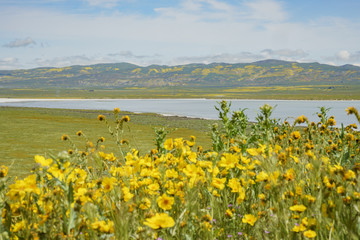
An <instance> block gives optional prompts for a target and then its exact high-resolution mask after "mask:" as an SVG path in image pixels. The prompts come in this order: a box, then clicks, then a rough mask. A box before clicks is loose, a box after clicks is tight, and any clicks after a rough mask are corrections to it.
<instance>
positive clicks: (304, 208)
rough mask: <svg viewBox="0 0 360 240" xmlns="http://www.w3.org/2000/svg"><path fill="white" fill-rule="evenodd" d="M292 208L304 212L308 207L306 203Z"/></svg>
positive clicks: (291, 208) (294, 210)
mask: <svg viewBox="0 0 360 240" xmlns="http://www.w3.org/2000/svg"><path fill="white" fill-rule="evenodd" d="M290 210H291V211H293V212H304V211H305V210H306V207H305V206H304V205H302V204H301V205H294V206H291V207H290Z"/></svg>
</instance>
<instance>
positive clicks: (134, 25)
mask: <svg viewBox="0 0 360 240" xmlns="http://www.w3.org/2000/svg"><path fill="white" fill-rule="evenodd" d="M359 11H360V1H359V0H343V1H339V0H316V1H314V0H289V1H285V0H281V1H280V0H223V1H220V0H0V70H6V69H18V68H34V67H50V66H53V67H63V66H69V65H77V64H79V65H85V64H96V63H110V62H130V63H134V64H138V65H142V66H146V65H150V64H165V65H178V64H186V63H195V62H196V63H211V62H228V63H237V62H254V61H258V60H263V59H270V58H271V59H281V60H289V61H298V62H315V61H316V62H320V63H326V64H333V65H342V64H354V65H359V66H360V44H359V43H360V14H358V13H359Z"/></svg>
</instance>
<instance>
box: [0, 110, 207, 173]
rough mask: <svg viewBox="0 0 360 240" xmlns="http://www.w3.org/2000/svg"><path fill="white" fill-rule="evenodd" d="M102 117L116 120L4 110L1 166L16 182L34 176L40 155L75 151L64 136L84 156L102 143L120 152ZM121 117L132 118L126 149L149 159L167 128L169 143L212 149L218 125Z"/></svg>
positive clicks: (0, 125) (67, 112) (92, 114)
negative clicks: (191, 141) (190, 142)
mask: <svg viewBox="0 0 360 240" xmlns="http://www.w3.org/2000/svg"><path fill="white" fill-rule="evenodd" d="M119 107H120V108H121V106H119ZM100 113H101V114H103V115H105V116H110V115H112V113H111V112H106V111H91V110H86V111H85V110H64V109H41V108H12V107H0V129H2V130H1V134H0V151H1V153H2V156H1V158H0V165H6V166H9V167H10V169H9V174H10V175H12V176H18V177H23V176H25V175H28V174H29V172H30V170H31V168H32V167H33V165H34V156H35V155H37V154H40V155H46V156H51V155H56V154H58V153H59V152H60V151H64V150H67V149H68V150H69V145H68V144H65V143H64V142H63V141H61V136H62V135H63V134H67V135H68V136H69V137H70V138H71V139H72V141H73V142H74V143H75V144H76V146H77V148H78V149H79V150H80V149H82V148H84V145H85V143H86V142H87V141H91V142H93V144H96V142H97V140H98V139H99V138H100V137H104V138H105V143H106V151H114V152H116V151H118V150H117V148H116V146H115V144H114V140H113V139H112V136H111V135H110V134H109V133H108V132H107V127H106V125H104V124H103V123H102V122H99V121H98V120H97V116H98V115H99V114H100ZM120 114H123V115H124V114H125V115H128V116H129V117H130V122H129V124H128V125H127V127H126V128H124V136H123V138H124V139H126V140H128V141H129V143H130V145H129V146H124V149H123V150H124V151H126V150H129V149H132V148H136V149H138V150H139V151H140V153H142V154H145V152H148V151H149V150H150V149H152V148H155V145H154V142H155V141H154V139H155V131H154V130H155V129H160V128H161V127H165V129H166V130H167V131H168V132H169V134H168V136H169V137H174V138H176V137H184V139H186V138H189V137H190V135H196V136H197V143H198V144H199V145H203V146H204V147H206V148H208V147H209V146H210V136H209V134H208V132H209V131H210V125H211V123H213V122H214V121H210V120H202V119H190V118H182V117H167V116H166V117H165V116H161V115H158V114H134V113H130V112H121V113H120ZM109 122H110V124H112V122H111V121H110V120H109ZM77 131H82V132H83V133H84V135H85V137H84V136H81V137H79V136H77V135H76V132H77ZM105 143H104V144H105ZM73 150H74V149H73Z"/></svg>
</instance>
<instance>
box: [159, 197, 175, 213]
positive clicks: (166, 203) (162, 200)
mask: <svg viewBox="0 0 360 240" xmlns="http://www.w3.org/2000/svg"><path fill="white" fill-rule="evenodd" d="M156 202H157V204H158V206H159V207H160V208H161V209H163V210H170V209H171V208H172V205H173V204H174V198H173V197H169V196H167V195H166V194H165V193H164V194H163V195H162V196H160V197H158V198H157V200H156Z"/></svg>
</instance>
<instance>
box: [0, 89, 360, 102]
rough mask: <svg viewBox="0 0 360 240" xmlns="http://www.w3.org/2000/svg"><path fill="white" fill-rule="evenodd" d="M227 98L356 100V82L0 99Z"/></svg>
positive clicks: (11, 93) (48, 93) (14, 92)
mask: <svg viewBox="0 0 360 240" xmlns="http://www.w3.org/2000/svg"><path fill="white" fill-rule="evenodd" d="M39 96H40V98H228V99H283V100H290V99H306V100H337V99H342V100H351V99H352V100H359V99H360V86H359V85H351V86H350V85H334V86H333V85H306V86H281V87H276V86H273V87H251V86H248V87H232V88H229V87H206V88H204V87H191V88H190V87H161V88H118V89H87V90H84V89H60V88H59V89H5V88H2V89H1V88H0V97H3V98H39Z"/></svg>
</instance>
